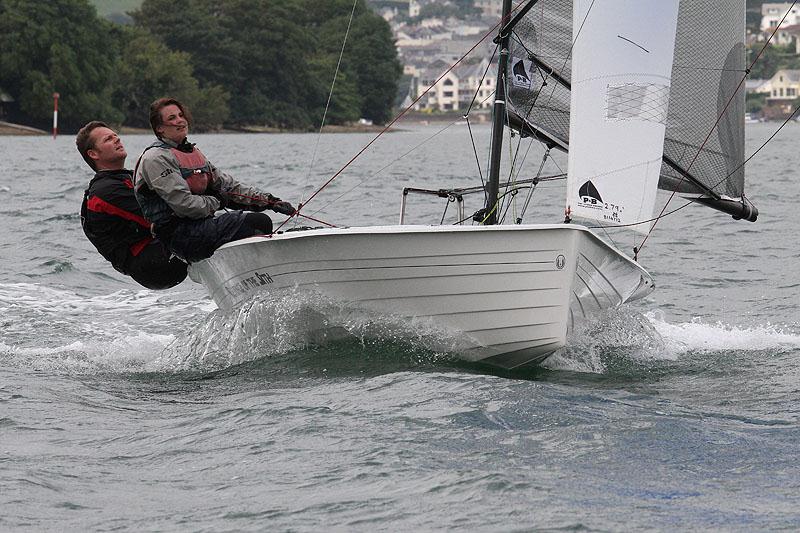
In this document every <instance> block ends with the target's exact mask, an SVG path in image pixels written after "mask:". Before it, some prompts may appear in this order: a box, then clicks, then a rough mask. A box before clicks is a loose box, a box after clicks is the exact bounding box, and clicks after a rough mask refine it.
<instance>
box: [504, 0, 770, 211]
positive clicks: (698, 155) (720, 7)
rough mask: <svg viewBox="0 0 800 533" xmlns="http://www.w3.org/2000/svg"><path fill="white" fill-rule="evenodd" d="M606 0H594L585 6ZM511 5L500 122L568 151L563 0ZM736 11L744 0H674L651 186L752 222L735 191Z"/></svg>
mask: <svg viewBox="0 0 800 533" xmlns="http://www.w3.org/2000/svg"><path fill="white" fill-rule="evenodd" d="M616 3H617V2H616V1H614V2H611V1H609V0H595V2H594V5H593V7H592V9H593V10H603V9H608V8H609V6H613V5H615V4H616ZM521 9H522V10H525V15H524V17H521V19H520V20H519V21H517V23H516V24H515V25H514V27H513V28H512V46H511V57H510V61H509V67H508V70H507V71H506V79H508V80H509V83H508V91H507V92H508V95H507V96H508V104H509V112H508V122H509V125H510V126H511V127H513V128H515V129H517V130H519V131H520V132H521V133H523V134H527V135H533V136H536V138H538V139H540V140H542V141H543V142H545V143H546V144H547V145H548V146H551V147H556V148H560V149H563V150H568V149H569V146H568V145H569V128H570V126H569V116H570V100H571V87H572V51H573V28H572V26H573V0H531V2H529V3H528V4H526V5H525V6H524V7H523V8H521ZM744 14H745V0H681V1H680V7H679V12H678V23H677V31H676V41H675V51H674V59H673V67H672V76H671V78H672V83H671V88H670V95H669V106H668V115H667V121H666V134H665V142H664V157H663V161H662V166H661V178H660V181H659V188H661V189H664V190H667V191H670V192H672V191H678V192H680V193H687V194H689V195H691V196H692V197H693V198H696V199H698V201H702V202H703V203H705V204H707V205H709V206H711V207H713V208H715V209H719V210H722V211H724V212H727V213H730V214H732V215H733V216H734V218H745V219H747V220H751V221H753V220H755V218H756V216H757V214H758V211H757V210H756V209H755V207H753V206H752V204H750V202H749V201H748V200H747V199H746V198H745V197H744V168H743V164H744V111H745V107H744V97H745V94H744V84H742V83H741V81H742V78H743V77H744V75H745V59H746V58H745V46H744V22H745V17H744ZM578 38H579V39H580V38H581V36H580V35H579V36H578ZM515 68H516V69H517V70H516V74H515V72H514V69H515ZM522 69H524V71H525V75H526V77H527V79H528V80H529V82H527V81H526V80H525V79H524V77H519V74H520V73H521V70H522Z"/></svg>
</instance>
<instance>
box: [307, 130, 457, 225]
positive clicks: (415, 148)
mask: <svg viewBox="0 0 800 533" xmlns="http://www.w3.org/2000/svg"><path fill="white" fill-rule="evenodd" d="M458 120H459V119H456V120H454V121H453V122H451V123H450V124H448V125H447V126H445V127H444V128H442V129H440V130H439V131H437V132H436V133H434V134H433V135H431V136H430V137H428V138H426V139H425V140H423V141H422V142H420V143H419V144H417V145H416V146H414V147H413V148H411V149H410V150H408V151H407V152H406V153H404V154H403V155H401V156H400V157H397V158H396V159H393V160H392V161H390V162H389V163H387V164H386V165H384V166H383V167H381V168H380V169H379V170H378V171H376V172H375V173H374V174H370V175H369V176H367V177H366V178H364V179H362V180H361V181H359V182H358V183H356V184H355V185H353V186H352V187H351V188H349V189H347V190H346V191H344V192H343V193H342V194H340V195H339V196H337V197H336V198H334V199H332V200H331V201H329V202H328V203H326V204H324V205H323V206H322V207H320V208H319V209H317V210H316V211H314V214H315V215H316V214H317V213H319V212H321V211H323V210H324V209H325V208H326V207H328V206H330V205H332V204H334V203H336V202H338V201H339V200H341V199H342V198H344V197H345V196H347V195H348V194H350V193H351V192H353V191H354V190H356V189H357V188H359V187H360V186H362V185H363V184H364V183H366V182H368V181H369V180H371V179H372V178H374V177H375V176H377V175H378V174H380V173H381V172H383V171H384V170H386V169H387V168H389V167H390V166H392V165H394V164H395V163H397V162H398V161H400V160H401V159H403V158H404V157H406V156H407V155H409V154H410V153H411V152H413V151H415V150H417V149H418V148H419V147H420V146H422V145H424V144H427V143H429V142H430V141H431V140H433V139H434V138H436V137H437V136H438V135H440V134H441V133H444V132H445V131H446V130H448V129H449V128H451V127H453V126H454V125H455V124H456V123H457V122H458Z"/></svg>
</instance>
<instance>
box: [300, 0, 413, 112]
mask: <svg viewBox="0 0 800 533" xmlns="http://www.w3.org/2000/svg"><path fill="white" fill-rule="evenodd" d="M352 7H353V2H352V1H351V0H330V1H329V2H325V4H324V5H319V4H318V3H317V2H316V0H300V9H299V12H300V13H303V14H304V15H303V19H302V24H303V26H304V27H306V28H308V29H309V30H310V31H311V33H312V34H313V35H314V37H315V42H316V47H315V49H314V54H315V55H316V56H326V57H328V58H330V60H331V67H332V68H331V69H330V71H329V72H328V73H325V75H324V77H325V78H327V79H330V78H331V77H332V75H333V72H334V69H335V65H336V60H338V57H339V54H340V52H341V49H342V43H343V41H344V38H345V33H346V31H347V26H348V21H349V18H350V12H351V9H352ZM402 70H403V69H402V66H401V65H400V62H399V61H398V59H397V51H396V49H395V46H394V37H393V35H392V31H391V28H390V27H389V24H388V23H387V22H386V21H385V20H383V19H382V18H381V17H380V16H379V15H377V14H376V13H375V12H374V11H372V10H371V9H369V8H368V7H367V6H366V5H365V4H364V2H363V1H362V0H359V2H358V3H357V4H356V9H355V11H354V18H353V22H352V25H351V27H350V32H349V35H348V36H347V43H346V45H345V49H344V54H343V56H342V64H341V66H340V73H341V74H340V75H342V76H345V77H347V78H349V79H351V80H353V82H354V85H353V89H352V90H353V91H355V92H356V94H355V95H354V96H348V95H347V93H346V91H345V88H344V87H340V86H339V85H338V83H339V81H338V80H337V86H336V90H335V92H334V95H333V102H336V100H337V98H339V99H346V98H350V99H351V100H353V101H355V100H358V116H357V117H355V118H359V117H364V118H368V119H370V120H372V121H374V122H376V123H384V122H386V121H387V120H389V119H390V118H391V111H392V105H393V103H394V97H395V95H396V93H397V82H398V80H399V78H400V75H401V74H402ZM329 83H330V82H329ZM327 90H328V88H325V91H326V92H327Z"/></svg>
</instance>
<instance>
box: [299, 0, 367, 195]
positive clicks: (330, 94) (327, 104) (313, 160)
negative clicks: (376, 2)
mask: <svg viewBox="0 0 800 533" xmlns="http://www.w3.org/2000/svg"><path fill="white" fill-rule="evenodd" d="M356 5H358V0H353V8H352V9H351V10H350V19H349V20H348V21H347V29H346V30H345V32H344V40H343V41H342V49H341V50H340V51H339V59H338V61H337V62H336V69H335V70H334V72H333V80H331V89H330V91H328V101H327V102H325V111H324V112H323V113H322V122H321V123H320V125H319V133H318V134H317V141H316V143H315V144H314V152H313V154H312V156H311V162H310V163H309V164H308V170H307V171H306V183H305V185H303V189H304V190H305V189H307V188H308V185H309V177H310V176H311V171H312V170H313V168H314V164H315V163H316V162H317V151H318V149H319V141H320V139H321V138H322V129H323V128H324V127H325V119H326V118H327V117H328V110H329V109H330V106H331V99H332V98H333V88H334V87H335V86H336V78H337V77H338V76H339V69H340V68H341V66H342V57H344V48H345V45H346V44H347V38H348V36H349V35H350V27H351V26H352V24H353V18H354V15H355V12H356ZM302 198H303V196H301V197H300V202H301V203H302V201H303V200H302Z"/></svg>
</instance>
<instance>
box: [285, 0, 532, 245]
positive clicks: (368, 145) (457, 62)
mask: <svg viewBox="0 0 800 533" xmlns="http://www.w3.org/2000/svg"><path fill="white" fill-rule="evenodd" d="M523 3H524V0H521V1H520V2H519V3H518V4H517V7H515V8H514V9H512V10H511V13H509V14H508V15H507V16H506V17H504V18H502V19H500V20H499V21H498V22H497V24H495V25H494V26H492V27H491V29H489V31H488V32H487V33H486V34H485V35H484V36H483V37H481V39H480V40H479V41H478V42H476V43H475V44H474V45H473V46H472V47H471V48H470V49H469V50H467V51H466V52H464V55H462V56H461V57H460V58H459V59H458V60H457V61H456V62H455V63H453V64H452V65H451V66H450V67H449V68H448V69H447V70H445V71H444V72H443V73H442V74H441V75H440V76H439V77H438V78H437V79H436V81H434V82H433V84H432V85H430V86H429V87H428V88H427V89H425V90H424V91H423V92H422V94H420V95H419V96H418V97H417V98H416V99H415V100H414V101H413V102H411V103H410V104H409V105H408V107H406V108H405V109H404V110H403V111H401V112H400V113H399V114H398V115H397V116H395V117H394V118H393V119H392V120H391V121H390V122H389V123H388V124H386V126H385V127H384V128H383V129H382V130H381V131H379V132H378V134H377V135H375V137H373V138H372V140H371V141H369V142H368V143H367V144H366V145H364V147H363V148H361V150H359V151H358V153H356V155H354V156H353V157H352V158H351V159H350V160H349V161H348V162H347V163H345V164H344V166H343V167H342V168H340V169H339V170H338V171H337V172H336V173H335V174H334V175H333V176H331V177H330V178H329V179H328V180H327V181H326V182H325V183H323V184H322V186H321V187H319V188H318V189H317V190H316V191H315V192H314V193H313V194H312V195H311V196H309V197H308V200H306V202H305V204H298V206H297V209H298V210H300V209H302V208H303V207H305V205H306V204H308V202H310V201H311V200H313V199H314V198H316V196H317V195H318V194H319V193H320V192H322V190H323V189H325V187H327V186H328V185H330V184H331V182H332V181H333V180H335V179H336V178H338V177H339V176H340V175H341V174H342V172H344V171H345V170H346V169H347V168H348V167H349V166H350V165H352V164H353V162H354V161H355V160H356V159H358V158H359V157H360V156H361V154H363V153H364V152H366V151H367V148H369V147H370V146H372V145H373V144H374V143H375V141H377V140H378V139H379V138H380V137H381V136H383V134H384V133H386V132H387V131H389V128H391V127H392V126H393V125H394V123H395V122H397V121H398V120H400V119H401V118H402V117H403V116H405V114H406V113H408V112H409V110H411V109H412V108H413V107H414V106H415V105H416V104H417V102H419V101H420V100H422V98H423V97H424V96H425V95H426V94H428V93H429V92H430V90H431V89H432V88H433V87H434V86H435V85H436V84H437V83H439V82H440V81H441V80H442V79H443V78H444V77H445V76H446V75H447V74H449V73H450V71H452V70H453V69H454V68H456V67H457V66H458V65H459V64H460V63H461V62H462V61H463V60H464V59H465V58H466V57H467V56H468V55H469V54H471V53H472V52H473V51H474V50H475V49H476V48H477V47H478V46H480V44H481V43H482V42H483V41H485V40H486V38H487V37H489V36H490V35H492V34H493V33H494V31H495V30H496V29H497V28H498V27H499V26H500V25H501V24H503V23H504V22H505V20H506V19H507V18H509V17H510V16H511V14H512V13H514V12H515V11H516V10H517V9H519V8H520V6H522V4H523ZM287 220H288V219H287ZM284 224H286V221H284V222H283V224H281V225H280V226H278V228H277V229H276V230H275V231H277V230H279V229H281V228H282V227H283V226H284Z"/></svg>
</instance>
